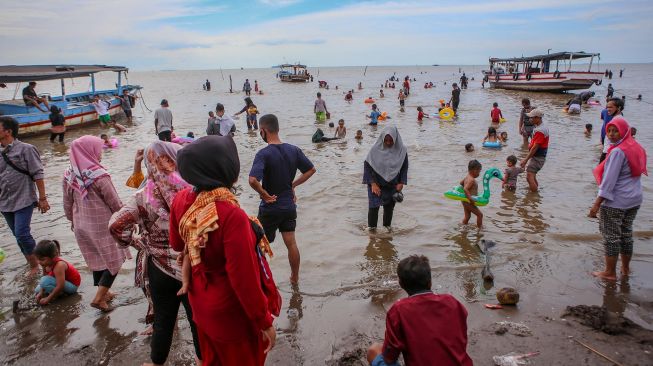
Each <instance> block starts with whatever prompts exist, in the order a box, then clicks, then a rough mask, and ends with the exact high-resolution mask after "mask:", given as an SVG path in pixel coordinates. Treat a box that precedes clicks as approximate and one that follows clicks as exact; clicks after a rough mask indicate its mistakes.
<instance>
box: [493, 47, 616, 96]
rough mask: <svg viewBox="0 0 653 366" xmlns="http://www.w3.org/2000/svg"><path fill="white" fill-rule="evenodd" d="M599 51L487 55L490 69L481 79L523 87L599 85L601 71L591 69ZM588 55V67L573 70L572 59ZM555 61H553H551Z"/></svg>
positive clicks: (503, 86) (499, 86)
mask: <svg viewBox="0 0 653 366" xmlns="http://www.w3.org/2000/svg"><path fill="white" fill-rule="evenodd" d="M600 56H601V54H599V53H585V52H557V53H551V54H546V55H538V56H531V57H514V58H490V69H489V70H484V71H483V74H484V77H483V80H484V81H485V82H489V83H490V87H491V88H496V89H508V90H526V91H545V92H565V91H567V90H578V89H589V88H590V87H591V86H592V85H594V84H596V85H601V82H602V79H603V73H602V72H592V63H593V61H594V58H595V57H596V58H600ZM587 58H589V59H590V62H589V66H588V67H587V71H576V70H572V65H571V64H572V61H573V60H578V59H587ZM554 61H555V65H554V64H553V62H554Z"/></svg>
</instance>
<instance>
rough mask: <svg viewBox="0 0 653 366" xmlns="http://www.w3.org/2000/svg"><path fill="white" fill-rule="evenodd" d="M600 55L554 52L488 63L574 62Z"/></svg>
mask: <svg viewBox="0 0 653 366" xmlns="http://www.w3.org/2000/svg"><path fill="white" fill-rule="evenodd" d="M600 56H601V54H600V53H586V52H567V51H566V52H556V53H550V54H546V55H539V56H529V57H512V58H494V57H491V58H490V62H491V63H494V62H528V61H541V60H545V61H552V60H553V61H555V60H576V59H579V58H588V57H600Z"/></svg>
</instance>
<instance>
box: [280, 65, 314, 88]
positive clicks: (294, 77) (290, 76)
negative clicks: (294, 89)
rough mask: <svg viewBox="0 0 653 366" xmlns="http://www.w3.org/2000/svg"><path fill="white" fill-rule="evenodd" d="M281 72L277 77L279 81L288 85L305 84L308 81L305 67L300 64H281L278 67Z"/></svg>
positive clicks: (308, 77)
mask: <svg viewBox="0 0 653 366" xmlns="http://www.w3.org/2000/svg"><path fill="white" fill-rule="evenodd" d="M278 67H279V68H280V69H281V70H280V71H279V72H278V73H277V77H278V78H279V80H281V81H285V82H290V83H305V82H307V81H310V79H311V75H310V74H309V73H308V70H306V65H300V64H294V65H293V64H283V65H279V66H278Z"/></svg>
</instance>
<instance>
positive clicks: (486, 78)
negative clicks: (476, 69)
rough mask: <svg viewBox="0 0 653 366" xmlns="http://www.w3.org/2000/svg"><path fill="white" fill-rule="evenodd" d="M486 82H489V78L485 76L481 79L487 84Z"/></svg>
mask: <svg viewBox="0 0 653 366" xmlns="http://www.w3.org/2000/svg"><path fill="white" fill-rule="evenodd" d="M488 80H490V78H489V77H488V76H487V75H485V76H484V77H483V81H484V82H486V83H487V82H488Z"/></svg>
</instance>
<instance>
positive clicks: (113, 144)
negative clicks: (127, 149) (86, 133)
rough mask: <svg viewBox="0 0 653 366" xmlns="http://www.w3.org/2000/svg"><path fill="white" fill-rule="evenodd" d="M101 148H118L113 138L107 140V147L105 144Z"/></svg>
mask: <svg viewBox="0 0 653 366" xmlns="http://www.w3.org/2000/svg"><path fill="white" fill-rule="evenodd" d="M102 147H103V148H105V149H109V148H111V149H113V148H116V147H118V139H117V138H115V137H114V138H112V139H110V140H109V145H107V144H106V143H105V144H103V145H102Z"/></svg>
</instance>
